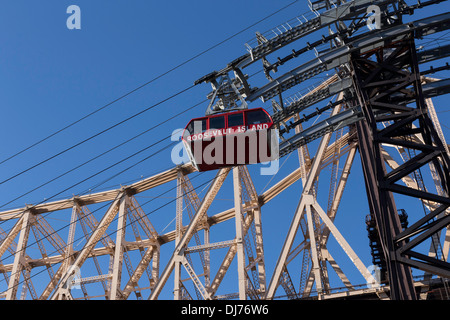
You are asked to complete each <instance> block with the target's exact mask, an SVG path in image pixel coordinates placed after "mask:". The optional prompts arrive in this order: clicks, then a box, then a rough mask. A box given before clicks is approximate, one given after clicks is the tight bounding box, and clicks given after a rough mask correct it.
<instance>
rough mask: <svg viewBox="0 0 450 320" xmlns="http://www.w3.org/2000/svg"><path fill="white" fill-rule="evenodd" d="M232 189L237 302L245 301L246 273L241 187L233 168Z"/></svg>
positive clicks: (237, 171) (237, 172) (236, 171)
mask: <svg viewBox="0 0 450 320" xmlns="http://www.w3.org/2000/svg"><path fill="white" fill-rule="evenodd" d="M233 187H234V217H235V223H236V246H237V264H238V286H239V300H246V299H247V293H246V287H247V286H246V281H247V280H246V273H245V253H244V235H243V230H242V223H243V221H242V189H241V188H242V186H241V183H240V176H239V167H234V168H233Z"/></svg>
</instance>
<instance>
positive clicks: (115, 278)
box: [109, 194, 128, 300]
mask: <svg viewBox="0 0 450 320" xmlns="http://www.w3.org/2000/svg"><path fill="white" fill-rule="evenodd" d="M127 202H128V196H127V195H126V194H124V195H123V196H122V199H120V205H119V213H118V215H119V217H118V220H117V234H116V246H115V248H114V263H113V274H112V282H111V291H110V297H109V299H110V300H116V299H118V298H119V297H118V294H119V291H120V280H121V278H122V261H123V244H124V240H125V227H126V221H127Z"/></svg>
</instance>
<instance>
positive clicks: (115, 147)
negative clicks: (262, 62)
mask: <svg viewBox="0 0 450 320" xmlns="http://www.w3.org/2000/svg"><path fill="white" fill-rule="evenodd" d="M206 101H207V99H205V100H203V101H200V102H198V103H196V104H195V105H193V106H191V107H189V108H187V109H185V110H183V111H181V112H178V113H177V114H175V115H174V116H172V117H170V118H168V119H166V120H164V121H162V122H159V123H158V124H157V125H155V126H152V127H150V128H148V129H146V130H144V131H142V132H141V133H139V134H137V135H135V136H133V137H131V138H129V139H127V140H126V141H124V142H121V143H120V144H118V145H115V146H114V147H112V148H110V149H108V150H106V151H104V152H102V153H100V154H99V155H97V156H95V157H93V158H90V159H89V160H87V161H85V162H83V163H81V164H79V165H77V166H75V167H73V168H72V169H70V170H68V171H65V172H64V173H62V174H60V175H58V176H57V177H55V178H52V179H50V180H48V181H46V182H44V183H43V184H41V185H39V186H37V187H35V188H33V189H31V190H29V191H27V192H25V193H23V194H21V195H20V196H17V197H16V198H14V199H12V200H10V201H8V202H7V203H4V204H3V205H1V206H0V208H3V207H5V206H6V205H8V204H10V203H12V202H14V201H16V200H18V199H20V198H22V197H24V196H26V195H28V194H30V193H31V192H34V191H36V190H38V189H40V188H42V187H44V186H46V185H48V184H49V183H51V182H54V181H56V180H58V179H60V178H62V177H63V176H65V175H67V174H69V173H71V172H73V171H75V170H77V169H79V168H81V167H83V166H85V165H87V164H88V163H90V162H92V161H94V160H96V159H98V158H100V157H102V156H104V155H106V154H108V153H110V152H111V151H113V150H115V149H117V148H119V147H121V146H123V145H125V144H127V143H129V142H131V141H133V140H135V139H137V138H138V137H140V136H142V135H144V134H146V133H148V132H150V131H152V130H153V129H155V128H157V127H159V126H161V125H163V124H165V123H167V122H168V121H170V120H173V119H175V118H176V117H178V116H180V115H182V114H183V113H185V112H187V111H190V110H192V109H194V108H195V107H197V106H199V105H201V104H202V103H204V102H206ZM167 138H170V135H169V136H166V137H164V138H163V139H161V140H159V141H158V142H157V143H160V142H162V141H163V140H164V139H167ZM153 145H154V144H152V145H151V146H153ZM142 151H145V150H142ZM139 153H140V152H139ZM52 198H53V197H52ZM47 200H48V199H46V201H47Z"/></svg>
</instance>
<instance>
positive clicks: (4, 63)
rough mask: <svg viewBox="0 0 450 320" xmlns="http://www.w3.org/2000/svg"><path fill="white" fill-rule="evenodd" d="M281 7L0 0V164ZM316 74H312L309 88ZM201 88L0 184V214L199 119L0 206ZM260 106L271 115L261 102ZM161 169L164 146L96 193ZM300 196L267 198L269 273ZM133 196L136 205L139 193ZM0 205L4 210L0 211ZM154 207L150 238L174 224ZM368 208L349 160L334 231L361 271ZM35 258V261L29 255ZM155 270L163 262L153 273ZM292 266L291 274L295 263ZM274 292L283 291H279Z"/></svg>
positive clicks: (166, 160) (183, 73) (199, 72)
mask: <svg viewBox="0 0 450 320" xmlns="http://www.w3.org/2000/svg"><path fill="white" fill-rule="evenodd" d="M291 2H292V1H291V0H282V1H281V0H279V1H267V0H264V1H254V0H251V1H249V0H247V1H236V0H230V1H205V0H196V1H172V2H168V1H144V0H134V1H123V0H121V1H119V0H114V1H104V0H96V1H86V0H74V1H61V0H58V1H57V0H46V1H40V2H32V1H24V0H16V1H4V2H3V3H2V9H1V10H0V30H1V31H0V43H1V45H0V70H1V75H0V106H1V110H2V111H3V112H2V115H3V117H2V125H1V126H0V135H1V136H2V137H3V139H2V148H1V150H2V152H1V153H0V161H2V160H4V159H7V158H8V157H10V156H12V155H14V154H15V153H17V152H19V151H21V150H23V149H24V148H26V147H28V146H30V145H31V144H33V143H35V142H37V141H39V140H40V139H42V138H45V137H47V136H48V135H50V134H52V133H54V132H55V131H57V130H59V129H61V128H63V127H65V126H66V125H68V124H70V123H72V122H73V121H75V120H78V119H80V118H81V117H83V116H85V115H86V114H89V113H90V112H92V111H94V110H96V109H98V108H99V107H101V106H103V105H105V104H107V103H109V102H111V101H113V100H115V99H116V98H118V97H120V96H122V95H123V94H125V93H127V92H129V91H130V90H133V89H135V88H136V87H138V86H140V85H142V84H144V83H146V82H148V81H150V80H151V79H153V78H155V77H157V76H159V75H161V74H163V73H165V72H166V71H168V70H170V69H172V68H173V67H175V66H177V65H179V64H180V63H183V62H184V61H186V60H187V59H189V58H191V57H193V56H195V55H197V54H199V53H200V52H202V51H204V50H206V49H208V48H210V47H211V46H213V45H216V44H218V43H220V42H221V41H223V40H224V39H226V38H228V37H230V36H231V35H233V34H235V33H236V32H239V31H241V30H242V29H243V28H246V27H248V26H249V25H251V24H253V23H255V22H257V21H258V20H260V19H262V18H263V17H265V16H267V15H269V14H271V13H273V12H274V11H276V10H278V9H280V8H281V7H283V6H285V5H287V4H289V3H291ZM306 3H307V2H306V1H298V2H297V3H295V4H294V5H292V6H290V7H289V9H286V10H283V11H282V12H280V13H278V14H276V15H274V16H272V17H271V18H269V19H267V20H266V21H264V22H262V23H260V24H258V25H256V26H254V27H252V28H250V29H249V30H247V31H245V32H243V33H242V34H240V35H238V36H236V37H234V38H233V39H231V40H229V41H227V42H226V43H224V44H221V45H220V46H218V47H216V48H214V49H213V50H211V51H209V52H207V53H206V54H204V55H202V56H201V57H199V58H196V59H194V60H193V61H191V62H189V63H187V64H185V65H183V66H182V67H180V68H178V69H176V70H175V71H173V72H171V73H169V74H167V75H166V76H164V77H162V78H160V79H158V80H157V81H155V82H153V83H151V84H150V85H148V86H146V87H144V88H142V89H141V90H139V91H137V92H135V93H134V94H132V95H130V96H128V97H126V98H125V99H122V100H121V101H119V102H117V103H114V104H112V105H111V106H109V107H107V108H105V109H104V110H102V111H100V112H98V113H97V114H95V115H94V116H92V117H89V118H88V119H86V120H84V121H82V122H80V123H78V124H77V125H74V126H73V127H71V128H70V129H68V130H65V131H63V132H62V133H60V134H58V135H56V136H54V137H52V138H51V139H48V140H47V141H45V142H44V143H42V144H39V145H38V146H36V147H34V148H32V149H30V150H28V151H26V152H24V153H22V154H20V155H19V156H17V157H15V158H13V159H11V160H9V161H6V162H4V163H2V164H1V165H0V180H1V181H3V180H5V179H8V178H9V177H11V176H13V175H15V174H17V173H19V172H21V171H22V170H25V169H27V168H29V167H31V166H33V165H34V164H36V163H39V162H40V161H43V160H45V159H47V158H48V157H50V156H52V155H54V154H56V153H59V152H61V151H62V150H65V149H66V148H68V147H70V146H72V145H74V144H76V143H78V142H80V141H82V140H84V139H86V138H89V137H90V136H92V135H93V134H96V133H97V132H99V131H101V130H104V129H106V128H108V127H109V126H111V125H113V124H115V123H117V122H119V121H121V120H122V119H124V118H127V117H129V116H131V115H133V114H135V113H136V112H139V111H141V110H143V109H145V108H147V107H149V106H151V105H153V104H155V103H157V102H159V101H161V100H163V99H165V98H167V97H169V96H170V95H172V94H174V93H177V92H178V91H180V90H182V89H185V88H186V87H189V86H190V85H192V84H193V82H194V81H195V80H196V79H198V78H199V77H201V76H203V75H205V74H207V73H209V72H211V71H213V70H218V69H221V68H223V67H224V66H225V65H226V64H227V63H228V62H230V61H232V60H234V59H235V58H237V57H238V56H241V55H242V54H244V53H245V52H246V47H245V46H244V43H245V42H247V41H249V40H251V39H253V38H254V33H255V31H261V32H264V31H266V30H269V29H271V28H273V27H275V26H277V25H279V24H281V23H284V22H285V21H288V20H290V19H292V18H294V17H295V16H297V15H301V14H303V13H305V12H307V11H308V7H307V4H306ZM72 4H75V5H78V6H79V7H80V8H81V30H69V29H68V28H67V27H66V20H67V18H68V17H69V14H67V13H66V9H67V7H68V6H69V5H72ZM438 6H440V8H442V10H438V11H440V12H446V11H449V8H450V7H449V4H448V3H444V4H439V5H438ZM434 9H436V8H434ZM433 11H434V12H436V10H432V9H424V10H423V13H421V14H419V12H418V13H417V15H414V16H411V17H409V16H407V17H405V20H407V21H412V20H415V19H416V18H419V17H424V16H426V15H427V14H433ZM324 32H326V31H322V33H324ZM322 33H320V34H322ZM444 39H445V38H444ZM447 39H448V36H447ZM441 40H442V39H441ZM305 41H306V40H305ZM304 44H305V42H304V41H303V40H301V41H300V42H298V43H295V44H292V45H290V46H288V48H287V50H291V49H294V48H295V49H298V48H301V47H303V46H304ZM431 46H435V43H432V44H431ZM277 56H278V54H277V53H276V54H274V55H273V57H271V59H272V60H271V61H274V59H275V58H276V57H277ZM305 59H306V58H302V57H300V58H298V60H296V61H295V62H293V63H291V64H289V67H292V68H293V67H295V66H296V65H298V64H300V63H303V62H306V60H305ZM441 64H442V62H440V63H436V64H433V65H434V66H440V65H441ZM260 68H261V67H260V64H259V63H257V65H255V66H253V68H252V69H251V70H248V71H247V70H245V71H246V72H248V73H249V74H252V73H254V72H257V71H259V70H260ZM446 76H448V73H441V74H439V75H438V77H442V78H444V77H446ZM321 79H322V78H316V79H315V80H314V82H317V81H320V80H321ZM263 81H264V79H263V78H256V77H255V82H251V83H250V84H251V85H252V86H260V85H261V84H263V83H264V82H263ZM298 89H299V90H300V89H301V88H298ZM209 92H210V87H209V85H207V84H202V85H200V86H197V87H195V88H194V89H192V90H189V91H188V92H186V93H184V94H182V95H180V96H178V97H176V98H174V99H172V100H170V101H168V102H166V103H163V104H161V105H159V106H157V107H155V108H154V109H152V110H150V111H148V112H146V113H144V114H143V115H141V116H139V117H137V118H135V119H133V120H131V121H128V122H127V123H125V124H123V125H120V126H118V127H116V128H115V129H113V130H110V131H108V132H107V133H105V134H103V135H101V136H99V137H97V138H95V139H92V140H91V141H89V142H87V143H84V144H82V145H80V146H79V147H77V148H74V149H73V150H70V151H68V152H65V153H64V154H63V155H61V156H59V157H57V158H55V159H53V160H51V161H48V162H46V163H45V164H43V165H41V166H39V167H36V168H35V169H33V170H30V171H29V172H26V173H24V174H22V175H20V176H18V177H16V178H14V179H11V180H10V181H8V182H5V183H3V184H1V185H0V206H2V205H3V207H2V208H0V210H1V211H2V210H5V209H7V208H14V207H22V206H24V204H26V203H27V204H35V203H38V202H41V201H43V200H44V198H50V197H52V196H53V195H55V194H56V193H59V192H60V191H61V190H63V189H66V188H68V187H70V186H72V185H74V184H76V183H78V182H79V181H81V180H83V179H85V178H87V177H89V176H90V175H92V174H94V173H96V172H98V171H100V170H102V169H104V168H106V167H108V166H110V165H112V164H114V163H116V162H117V161H119V160H121V159H123V158H125V157H127V156H128V155H131V154H133V153H134V152H137V151H138V150H140V149H142V148H144V147H147V146H148V145H150V144H152V143H155V142H156V141H158V140H160V139H162V138H164V137H166V136H169V135H170V134H171V133H172V131H173V130H175V129H178V128H182V127H184V126H185V125H186V123H187V122H188V121H189V119H191V118H194V117H198V116H201V115H203V114H204V111H205V109H206V106H207V105H206V104H202V105H201V106H199V107H196V108H194V109H192V110H191V111H189V112H187V113H185V114H184V115H183V116H180V117H177V118H176V119H174V120H171V121H169V122H167V123H164V124H163V125H161V126H160V127H158V129H155V130H152V131H150V132H149V133H147V134H145V135H143V136H141V137H140V138H138V139H136V140H134V141H133V142H131V143H128V144H126V145H124V146H122V147H120V148H118V149H117V150H114V151H113V152H110V153H108V155H107V156H104V157H101V158H99V159H97V160H95V161H92V162H91V163H89V164H88V165H85V166H83V167H82V168H80V169H78V170H76V171H74V172H72V173H70V174H68V175H66V176H64V177H63V178H61V179H58V180H57V181H54V182H52V183H49V184H48V185H45V186H44V187H42V188H39V189H38V190H36V191H34V192H32V193H30V194H28V195H26V196H24V197H21V198H20V199H17V200H16V201H14V202H12V203H8V202H9V201H11V200H12V199H14V198H16V197H18V196H20V195H22V194H24V193H26V192H29V191H30V190H32V189H34V188H36V187H38V186H40V185H41V184H43V183H45V182H46V181H48V180H50V179H53V178H55V177H56V176H58V175H60V174H62V173H64V172H66V171H67V170H70V169H72V168H73V167H75V166H77V165H80V164H81V163H83V162H85V161H87V160H89V159H91V158H92V157H94V156H97V155H98V154H100V153H102V152H104V151H106V150H108V149H109V148H111V147H113V146H115V145H117V144H119V143H121V142H123V141H126V140H127V139H129V138H131V137H133V136H134V135H136V134H138V133H141V132H142V131H144V130H146V129H148V128H150V127H152V126H155V125H157V124H159V123H161V122H164V121H165V120H167V119H168V118H170V117H172V116H174V115H176V114H178V113H179V112H181V111H183V110H185V109H186V108H189V107H192V106H193V105H194V104H196V103H198V102H200V101H202V100H204V99H205V97H206V95H207V94H208V93H209ZM260 105H261V103H260V102H258V101H257V102H255V103H253V104H252V105H251V106H252V107H253V106H254V107H256V106H260ZM435 106H436V109H437V111H438V112H439V113H438V114H439V116H440V119H441V122H442V124H443V130H444V134H445V135H446V136H447V137H448V134H449V130H450V129H449V126H448V123H449V121H448V120H450V118H449V117H450V112H449V108H448V104H446V103H445V99H444V98H439V99H436V100H435ZM264 107H265V108H267V109H270V102H269V103H267V104H266V105H264ZM169 142H170V140H169V139H166V140H165V141H164V142H162V143H160V144H158V145H156V146H155V147H153V148H151V149H149V150H147V151H145V152H143V153H141V154H139V155H138V156H136V157H133V158H132V159H130V160H128V161H126V162H124V163H122V164H120V165H118V166H115V167H114V168H112V169H111V170H108V171H105V172H104V173H102V174H100V175H98V176H95V177H94V178H92V179H90V180H88V181H86V182H84V183H82V184H79V185H77V186H75V187H73V188H70V190H67V191H66V192H64V193H63V194H61V195H59V196H58V197H57V198H66V197H71V196H72V195H74V194H80V193H82V192H84V191H86V190H87V189H90V188H93V186H97V185H98V184H101V183H102V182H103V181H105V180H106V179H108V178H110V177H111V176H112V175H114V174H116V173H118V172H119V171H121V170H123V169H125V168H127V167H129V166H130V165H132V164H133V163H135V162H137V161H139V160H141V159H143V158H145V157H147V156H149V155H150V154H151V153H153V152H155V151H156V150H158V149H160V148H161V147H163V146H165V145H167V144H168V143H169ZM314 148H315V144H312V151H311V153H313V151H314ZM283 161H284V159H281V162H280V163H283ZM296 165H298V160H297V157H296V154H293V155H291V156H290V158H289V159H288V160H287V161H286V164H285V166H284V167H283V168H282V170H280V172H279V173H278V175H277V176H275V177H274V178H273V180H272V181H271V184H273V183H274V182H276V181H278V180H280V179H281V178H282V177H284V175H285V174H287V173H288V172H289V171H290V170H293V169H294V168H295V166H296ZM172 166H173V164H172V163H171V160H170V150H166V151H165V152H163V153H161V154H158V155H156V156H155V157H153V158H151V159H150V160H148V161H145V162H142V163H141V164H139V165H137V166H135V167H134V168H133V169H131V170H128V171H126V172H125V173H123V174H121V175H120V176H117V177H115V178H113V179H111V180H109V181H107V182H106V183H104V184H101V185H100V186H99V187H98V189H95V191H97V190H101V189H109V188H115V187H117V186H118V185H120V184H128V183H129V182H130V181H135V180H136V179H139V178H141V177H147V176H150V175H152V174H153V173H156V172H159V171H162V170H165V169H169V168H170V167H172ZM255 167H256V166H255ZM258 168H259V167H256V168H251V170H252V172H255V173H256V174H255V175H253V177H254V180H255V184H256V188H257V190H258V191H261V190H263V188H264V187H265V186H266V184H267V183H268V182H269V179H271V178H272V177H270V176H269V177H268V176H259V175H258V174H257V172H258V170H257V169H258ZM211 177H212V176H211V175H208V174H206V175H205V176H204V177H202V178H199V179H198V183H201V182H204V181H207V179H210V178H211ZM230 181H231V180H230ZM193 184H194V185H197V182H194V181H193ZM319 184H320V186H322V187H323V188H324V190H325V191H326V190H327V189H328V179H323V180H321V181H320V183H319ZM170 187H173V185H170V186H166V187H165V188H163V189H160V190H159V191H156V192H155V193H153V195H156V194H158V193H161V192H163V191H165V190H167V189H169V188H170ZM300 192H301V186H300V184H299V183H297V184H295V185H293V186H292V187H291V188H290V189H288V191H287V192H285V193H283V195H280V196H279V197H278V198H276V200H274V201H273V203H270V204H269V205H267V206H266V207H264V208H263V228H264V240H265V246H266V255H267V256H266V263H267V274H268V277H269V278H270V276H271V274H272V270H273V267H274V265H275V262H276V257H277V256H278V254H279V252H280V250H281V245H282V243H283V241H284V238H285V234H286V232H287V229H288V227H289V224H290V221H291V218H292V215H293V212H294V210H295V207H296V205H297V202H298V199H299V196H300ZM166 196H167V197H174V196H175V192H174V191H172V192H171V193H169V194H168V195H166ZM231 198H232V193H228V194H224V195H223V202H222V203H221V204H219V205H218V207H217V208H214V210H215V211H214V210H212V212H211V213H210V214H214V213H217V212H219V211H220V210H221V209H224V208H225V209H226V208H229V207H231V206H232V204H233V202H232V201H231ZM138 200H139V201H146V199H143V198H142V199H138ZM167 200H169V199H159V200H158V201H160V202H156V201H155V204H154V205H151V206H148V207H145V209H147V210H153V209H154V208H155V207H158V206H159V205H162V204H164V203H165V202H167ZM6 203H8V204H7V205H5V204H6ZM322 206H323V207H325V208H326V198H325V201H322ZM399 207H401V205H399ZM169 208H170V209H169ZM163 210H165V211H163ZM163 210H159V212H158V215H159V216H156V217H155V218H154V219H155V220H156V221H157V222H155V223H154V224H155V227H156V229H157V231H162V230H163V229H164V227H166V226H167V225H168V224H169V223H170V222H171V221H172V219H173V217H174V213H175V211H174V209H173V206H170V207H168V208H167V209H163ZM367 213H368V208H367V204H366V196H365V190H364V184H363V178H362V172H361V169H360V164H359V157H357V158H356V159H355V162H354V167H353V170H352V175H351V179H350V181H349V183H348V186H347V189H346V192H345V194H344V199H343V202H342V206H341V208H340V211H339V214H338V218H337V220H336V223H337V225H338V227H340V228H342V229H341V231H342V233H343V234H344V236H346V238H347V240H348V241H349V242H350V244H351V245H352V246H353V247H354V249H355V251H356V252H357V253H358V254H360V257H361V258H362V259H363V261H364V263H365V264H366V265H370V264H371V261H370V253H369V247H368V240H367V236H366V230H365V224H364V218H365V215H366V214H367ZM155 215H156V214H155ZM152 216H153V214H152ZM50 219H53V220H50ZM58 219H59V220H58ZM68 219H69V218H68V215H67V214H66V215H64V216H63V215H62V214H61V215H58V214H57V213H55V214H52V215H51V216H49V221H52V222H53V223H55V224H56V225H58V223H62V224H60V225H64V222H67V221H68ZM152 219H153V218H151V220H152ZM61 220H62V221H61ZM153 221H154V220H152V222H153ZM0 227H2V228H3V229H5V230H8V227H10V225H9V224H7V223H5V224H4V225H1V224H0ZM173 227H174V225H173V224H172V225H169V227H168V229H167V230H166V231H168V230H172V229H173ZM220 236H221V237H222V239H218V240H229V239H230V238H232V234H222V235H220ZM220 236H219V237H220ZM330 246H335V244H334V243H330ZM330 250H331V249H330ZM35 253H36V255H38V254H39V253H38V252H37V251H36V252H35ZM333 253H334V252H332V254H333ZM30 255H31V253H30ZM334 256H335V258H336V259H338V260H339V261H338V262H339V263H340V264H342V265H343V266H347V265H348V264H349V262H348V261H347V260H348V259H347V258H346V257H345V255H344V253H343V252H342V251H337V253H335V254H334ZM164 263H165V261H164V260H163V261H162V263H161V271H162V269H163V267H164V265H165V264H164ZM343 268H345V267H343ZM297 270H298V271H299V270H300V266H298V269H297ZM105 271H106V270H105ZM344 271H347V272H349V274H355V273H357V271H356V269H354V268H353V269H352V267H349V269H347V270H344ZM355 279H356V280H355V281H354V283H355V284H358V283H361V282H362V278H361V277H360V276H358V275H357V274H356V275H355ZM0 288H1V285H0ZM279 293H281V294H284V293H283V292H282V290H281V289H280V290H279ZM169 296H170V293H169Z"/></svg>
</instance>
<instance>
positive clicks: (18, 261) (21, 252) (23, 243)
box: [6, 210, 32, 300]
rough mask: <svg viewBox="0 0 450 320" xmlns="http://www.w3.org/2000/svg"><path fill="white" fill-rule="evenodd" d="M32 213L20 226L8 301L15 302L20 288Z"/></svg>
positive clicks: (28, 214) (23, 218)
mask: <svg viewBox="0 0 450 320" xmlns="http://www.w3.org/2000/svg"><path fill="white" fill-rule="evenodd" d="M31 214H32V213H31V211H30V210H27V211H25V213H24V215H23V217H22V219H21V220H22V223H21V225H20V235H19V241H18V243H17V249H16V254H15V255H14V264H13V268H12V271H11V278H10V279H9V284H8V291H7V292H6V300H15V299H16V295H17V289H18V286H19V279H20V274H21V273H22V270H23V263H24V257H25V249H26V247H27V242H28V236H29V234H30V218H31Z"/></svg>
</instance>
